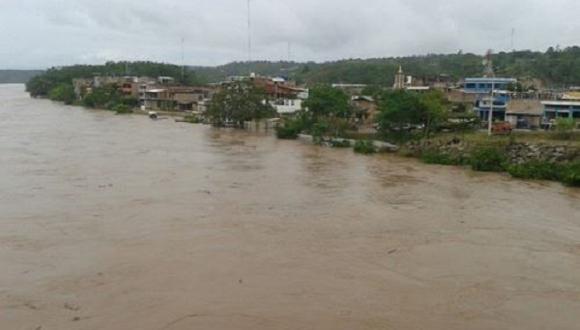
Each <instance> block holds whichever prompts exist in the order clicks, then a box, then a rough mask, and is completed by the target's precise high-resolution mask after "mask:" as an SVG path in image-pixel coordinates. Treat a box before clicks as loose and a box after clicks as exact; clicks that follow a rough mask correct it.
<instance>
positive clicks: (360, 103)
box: [350, 95, 378, 128]
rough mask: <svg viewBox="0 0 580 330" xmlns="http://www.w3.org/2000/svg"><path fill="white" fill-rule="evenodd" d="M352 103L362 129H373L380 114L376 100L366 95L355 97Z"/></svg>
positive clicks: (352, 98)
mask: <svg viewBox="0 0 580 330" xmlns="http://www.w3.org/2000/svg"><path fill="white" fill-rule="evenodd" d="M350 103H351V105H352V107H353V108H354V110H355V117H356V121H357V124H358V125H359V126H360V127H362V128H372V127H373V126H374V123H375V118H376V115H377V113H378V108H377V103H376V102H375V100H374V98H373V97H371V96H364V95H358V96H353V97H351V101H350Z"/></svg>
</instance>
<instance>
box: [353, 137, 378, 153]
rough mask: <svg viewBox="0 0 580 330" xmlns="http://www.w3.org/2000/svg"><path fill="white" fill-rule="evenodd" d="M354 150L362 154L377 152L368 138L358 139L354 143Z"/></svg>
mask: <svg viewBox="0 0 580 330" xmlns="http://www.w3.org/2000/svg"><path fill="white" fill-rule="evenodd" d="M354 152H356V153H358V154H363V155H370V154H374V153H376V152H377V148H376V147H375V144H374V143H373V141H370V140H358V141H356V142H355V144H354Z"/></svg>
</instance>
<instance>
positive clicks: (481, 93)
mask: <svg viewBox="0 0 580 330" xmlns="http://www.w3.org/2000/svg"><path fill="white" fill-rule="evenodd" d="M516 83H517V79H515V78H493V77H481V78H466V79H465V83H464V86H463V93H465V94H470V95H474V96H475V98H476V101H475V106H474V108H473V111H475V113H476V114H477V116H478V117H479V118H480V119H481V120H483V121H487V120H488V118H489V113H490V111H491V108H492V104H493V118H494V119H497V120H505V118H506V111H507V105H508V103H509V101H510V93H509V92H508V89H509V86H510V85H513V84H516ZM492 91H493V97H492ZM492 102H493V103H492Z"/></svg>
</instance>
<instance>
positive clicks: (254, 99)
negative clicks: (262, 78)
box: [206, 81, 276, 127]
mask: <svg viewBox="0 0 580 330" xmlns="http://www.w3.org/2000/svg"><path fill="white" fill-rule="evenodd" d="M206 115H207V116H208V118H209V119H210V120H211V122H212V123H213V124H214V125H217V126H223V125H225V124H226V123H233V124H234V125H235V126H237V127H243V125H244V122H245V121H251V120H260V119H264V118H272V117H274V116H275V115H276V111H275V110H274V108H273V107H272V106H271V105H270V104H269V103H268V99H267V95H266V93H265V92H264V91H263V90H262V89H259V88H257V87H256V86H255V85H254V84H252V83H251V82H245V81H244V82H235V83H230V84H226V85H224V86H222V90H221V91H220V92H219V93H217V94H216V95H214V97H213V100H212V102H211V105H210V107H209V109H208V111H207V114H206Z"/></svg>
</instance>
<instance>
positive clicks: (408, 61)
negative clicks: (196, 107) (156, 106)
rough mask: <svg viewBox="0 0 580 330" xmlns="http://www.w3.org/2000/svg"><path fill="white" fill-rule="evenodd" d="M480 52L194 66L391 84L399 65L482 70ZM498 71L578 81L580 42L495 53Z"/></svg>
mask: <svg viewBox="0 0 580 330" xmlns="http://www.w3.org/2000/svg"><path fill="white" fill-rule="evenodd" d="M482 60H483V58H482V56H481V55H476V54H463V53H458V54H446V55H440V54H429V55H421V56H407V57H397V58H395V57H390V58H374V59H347V60H341V61H335V62H326V63H314V62H309V63H295V62H249V63H248V62H234V63H230V64H226V65H222V66H217V67H192V68H191V69H192V70H193V71H195V73H196V75H197V76H198V77H199V78H201V79H203V80H207V81H210V82H215V81H219V80H222V79H224V78H225V77H227V76H231V75H247V74H248V73H250V72H255V73H257V74H262V75H280V76H283V77H289V78H292V79H295V80H297V81H299V82H302V83H363V84H376V85H391V84H392V83H393V80H394V75H395V73H396V72H397V69H398V67H399V65H402V66H403V70H404V71H405V74H408V75H412V76H414V77H417V78H424V79H433V78H436V77H438V76H439V75H445V76H448V77H450V78H451V79H454V80H459V79H461V78H465V77H469V76H480V75H482V74H483V71H484V68H483V65H482ZM493 61H494V62H493V63H494V69H495V72H496V74H497V75H498V76H510V77H515V78H519V79H521V80H524V81H532V80H537V81H541V82H542V83H543V84H545V85H546V86H552V87H561V86H570V85H580V47H576V46H575V47H568V48H565V49H557V48H556V49H554V48H549V49H548V50H547V51H546V52H535V51H528V50H524V51H514V52H501V53H498V54H495V55H494V56H493Z"/></svg>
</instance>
